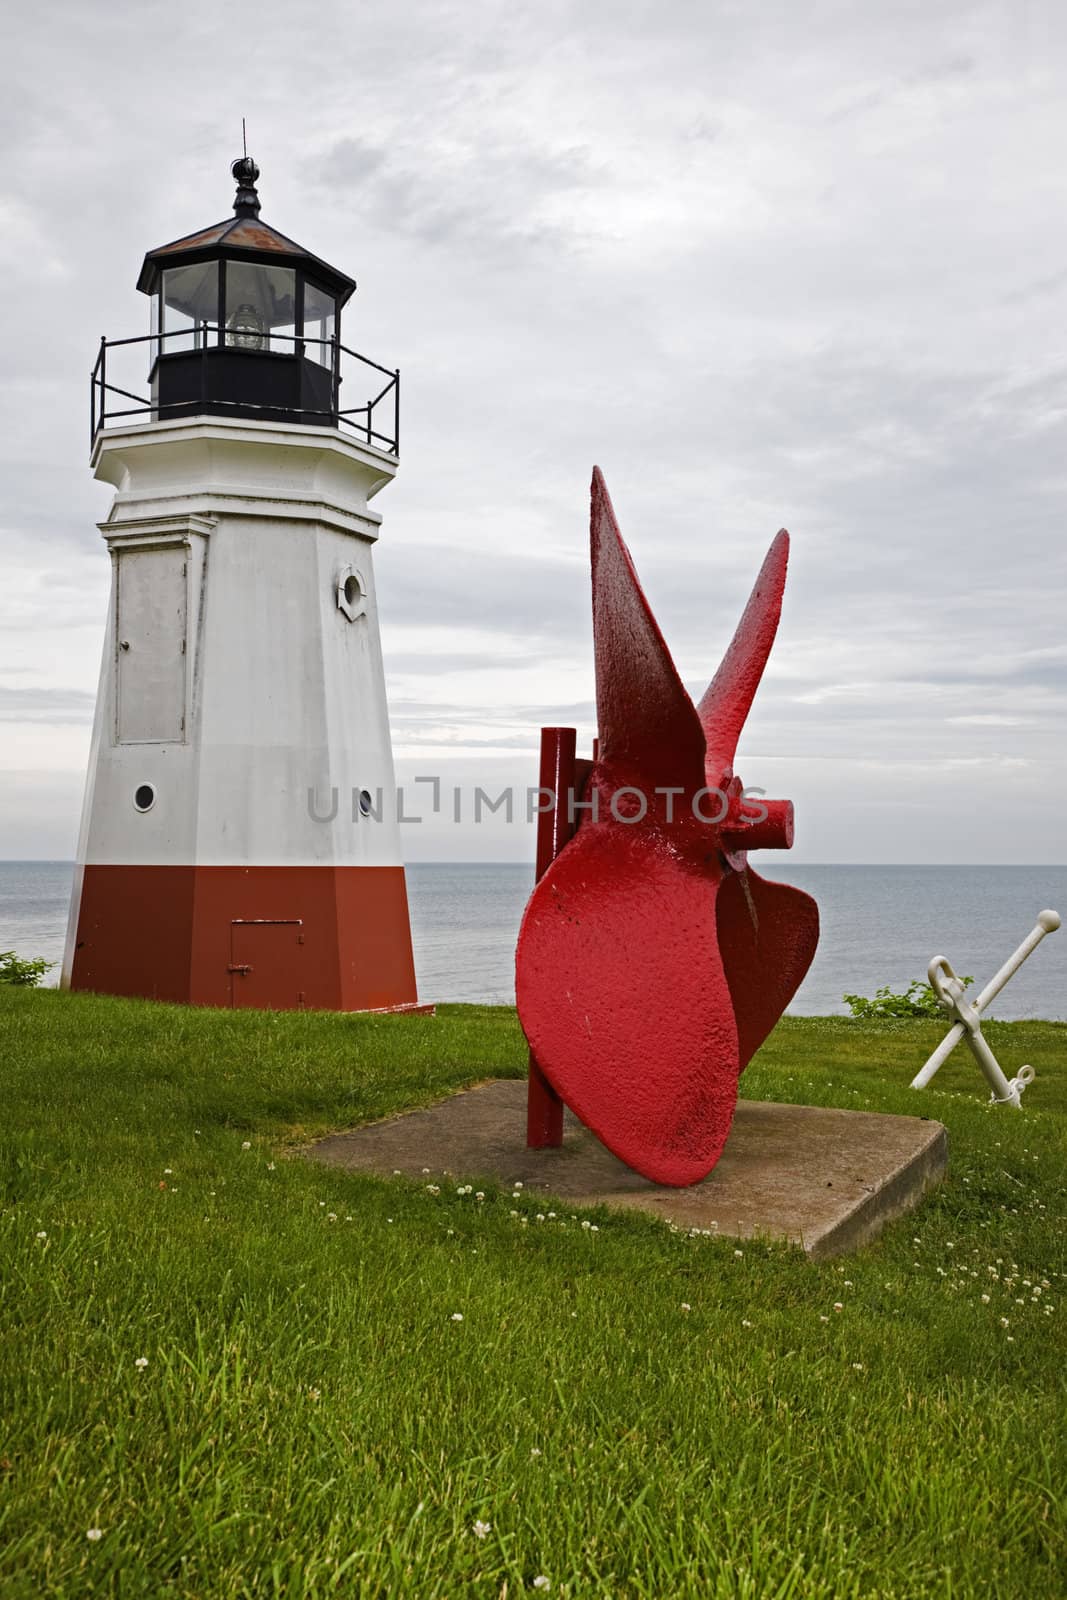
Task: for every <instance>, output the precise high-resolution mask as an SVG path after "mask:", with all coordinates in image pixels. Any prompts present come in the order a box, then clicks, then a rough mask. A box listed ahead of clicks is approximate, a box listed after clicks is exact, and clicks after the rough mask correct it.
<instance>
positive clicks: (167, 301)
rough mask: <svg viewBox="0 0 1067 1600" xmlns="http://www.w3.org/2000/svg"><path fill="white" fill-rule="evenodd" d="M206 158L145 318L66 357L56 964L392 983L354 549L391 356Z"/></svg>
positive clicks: (155, 994) (285, 995) (155, 256)
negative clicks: (73, 524)
mask: <svg viewBox="0 0 1067 1600" xmlns="http://www.w3.org/2000/svg"><path fill="white" fill-rule="evenodd" d="M232 172H233V176H234V178H235V180H236V182H237V194H236V198H235V201H234V206H233V215H232V216H228V217H226V218H225V219H224V221H222V222H219V223H216V224H214V225H213V226H211V227H207V228H202V229H200V230H198V231H197V232H195V233H190V234H187V235H186V236H184V237H183V238H180V239H177V240H176V241H174V242H173V243H171V244H165V245H162V246H160V247H159V248H158V249H155V250H150V251H149V252H148V254H147V255H146V256H145V258H144V264H143V266H142V268H141V273H140V276H139V278H138V280H137V287H138V289H139V290H140V291H141V292H142V293H143V294H145V295H146V296H147V297H148V299H149V301H150V305H151V325H150V332H149V333H148V334H146V335H143V336H140V337H136V338H132V339H119V340H109V339H106V338H105V339H104V340H102V341H101V345H100V351H99V354H98V357H97V363H96V367H95V370H94V372H93V377H92V456H91V464H92V468H93V472H94V474H95V476H96V477H97V478H98V479H100V480H101V481H103V482H105V483H108V484H110V485H112V486H113V488H114V491H115V493H114V499H113V502H112V505H111V510H110V512H109V514H108V517H107V519H106V521H104V522H102V523H100V524H99V527H100V531H101V533H102V534H103V536H104V540H105V542H106V545H107V549H108V552H109V555H110V558H111V571H112V581H111V598H110V604H109V609H108V620H107V627H106V633H105V643H104V652H103V663H102V667H101V674H100V686H99V693H98V697H97V703H96V717H95V722H94V727H93V738H92V747H91V752H90V757H89V770H88V778H87V784H86V793H85V802H84V808H83V813H82V823H81V831H80V837H79V843H78V860H77V869H76V874H75V883H74V891H73V897H72V904H71V911H70V922H69V928H68V935H67V947H66V953H65V958H64V964H63V982H64V984H66V985H67V986H69V987H70V988H72V989H82V990H95V991H98V992H101V993H105V994H118V995H142V996H146V997H149V998H155V999H159V1000H170V1001H180V1002H188V1003H192V1004H197V1005H211V1006H238V1007H241V1006H253V1007H267V1008H272V1009H291V1008H298V1007H308V1008H324V1009H334V1010H344V1011H351V1010H380V1009H391V1008H405V1007H408V1006H411V1005H413V1004H414V1003H415V1001H416V992H415V974H414V966H413V962H412V951H411V935H410V928H409V921H408V905H407V892H406V886H405V879H404V868H403V864H402V859H401V853H400V836H399V828H398V825H397V817H398V812H397V804H396V789H395V780H394V773H393V759H392V749H391V745H390V737H389V721H388V710H387V706H386V696H385V679H384V671H383V666H382V653H381V644H380V639H379V631H378V606H377V598H376V593H375V585H374V569H373V564H372V559H371V558H372V552H373V549H374V544H375V541H376V540H377V538H378V535H379V532H380V528H381V517H380V515H379V513H378V511H377V510H376V509H375V508H374V506H373V504H372V502H374V500H375V498H376V496H377V495H378V493H379V491H380V490H382V489H383V488H385V486H386V485H387V484H389V483H390V482H391V481H392V479H393V477H394V476H395V474H396V471H397V467H398V448H399V439H398V434H399V385H400V379H399V374H398V373H397V372H396V371H395V370H391V369H389V368H387V367H383V366H380V365H379V364H378V363H377V362H374V361H371V360H369V359H368V358H367V357H364V356H359V355H357V354H356V353H355V352H354V351H352V350H350V349H349V348H348V347H347V346H345V345H344V344H343V343H342V342H341V314H342V308H343V307H344V306H345V304H346V302H347V301H348V300H349V298H350V296H351V295H352V293H353V291H354V289H355V287H356V285H355V283H354V282H353V280H352V279H351V278H349V277H348V276H346V275H345V274H344V273H343V272H340V271H338V270H337V268H335V267H331V266H329V265H328V264H327V263H326V262H325V261H323V260H321V259H320V258H319V257H317V256H314V255H312V254H311V253H310V251H307V250H305V249H304V248H303V247H302V246H300V245H298V244H296V243H294V241H293V240H292V239H290V238H288V237H287V236H286V235H285V234H283V233H280V232H279V231H278V230H277V229H275V228H273V227H272V226H270V225H269V224H268V223H267V222H265V221H264V220H263V218H262V217H261V215H260V202H259V196H258V191H257V187H256V184H257V180H258V178H259V169H258V167H257V166H256V164H255V162H254V161H252V160H251V158H250V157H247V156H246V157H244V158H242V159H241V160H239V161H236V162H234V164H233V167H232ZM146 371H147V390H146V387H145V373H146Z"/></svg>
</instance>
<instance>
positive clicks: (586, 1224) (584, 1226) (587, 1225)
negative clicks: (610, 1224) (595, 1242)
mask: <svg viewBox="0 0 1067 1600" xmlns="http://www.w3.org/2000/svg"><path fill="white" fill-rule="evenodd" d="M589 1226H590V1224H589V1223H588V1222H587V1221H584V1222H583V1223H582V1227H583V1228H585V1229H587V1230H588V1228H589Z"/></svg>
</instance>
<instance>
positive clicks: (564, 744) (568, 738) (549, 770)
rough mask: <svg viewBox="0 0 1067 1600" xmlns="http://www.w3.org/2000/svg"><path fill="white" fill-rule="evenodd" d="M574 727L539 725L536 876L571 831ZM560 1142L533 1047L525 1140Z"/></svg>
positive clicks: (555, 1102)
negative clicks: (548, 802)
mask: <svg viewBox="0 0 1067 1600" xmlns="http://www.w3.org/2000/svg"><path fill="white" fill-rule="evenodd" d="M575 739H576V735H575V730H574V729H573V728H542V729H541V772H540V777H539V779H538V782H539V784H540V787H541V790H542V798H547V796H548V794H551V795H552V797H553V803H552V806H551V809H550V810H546V811H542V812H541V813H540V815H539V816H538V818H537V863H536V868H535V871H536V876H537V877H538V878H541V877H543V876H544V874H545V873H546V872H547V871H548V868H549V866H550V865H551V863H552V862H553V861H554V860H555V858H556V856H558V855H559V853H560V851H561V850H562V849H563V846H564V845H565V844H566V843H567V840H568V839H569V838H570V837H571V835H572V833H573V832H574V824H573V823H572V822H571V821H570V820H569V816H568V811H569V807H568V799H569V797H570V795H571V793H572V792H573V790H574V784H575V770H574V769H575V761H574V749H575ZM562 1143H563V1101H562V1100H561V1099H560V1097H559V1095H558V1094H557V1093H556V1091H555V1089H553V1087H552V1085H551V1084H550V1083H549V1081H548V1079H547V1078H546V1077H545V1075H544V1073H543V1072H542V1071H541V1068H540V1067H539V1066H538V1065H537V1059H536V1057H535V1056H534V1053H533V1051H532V1050H531V1051H530V1082H529V1088H528V1091H527V1098H526V1144H527V1147H528V1148H529V1149H531V1150H545V1149H555V1148H558V1146H560V1145H561V1144H562Z"/></svg>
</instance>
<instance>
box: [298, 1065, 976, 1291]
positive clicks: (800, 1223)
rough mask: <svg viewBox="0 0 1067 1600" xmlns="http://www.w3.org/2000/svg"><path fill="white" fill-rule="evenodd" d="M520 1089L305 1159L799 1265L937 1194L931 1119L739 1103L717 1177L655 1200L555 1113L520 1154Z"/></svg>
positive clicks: (489, 1089) (516, 1084) (943, 1155)
mask: <svg viewBox="0 0 1067 1600" xmlns="http://www.w3.org/2000/svg"><path fill="white" fill-rule="evenodd" d="M525 1141H526V1084H525V1081H522V1080H519V1079H501V1080H498V1081H496V1082H493V1083H484V1084H480V1085H478V1087H477V1088H474V1089H467V1090H464V1091H463V1092H462V1093H460V1094H454V1095H450V1096H449V1097H448V1099H447V1100H440V1101H438V1102H437V1104H436V1105H433V1106H429V1107H427V1109H426V1110H424V1111H410V1112H407V1113H406V1114H405V1115H403V1116H399V1117H391V1118H389V1119H388V1120H387V1121H385V1122H374V1123H371V1124H369V1125H368V1126H367V1127H363V1128H356V1129H354V1130H353V1131H352V1132H350V1133H339V1134H334V1135H333V1136H332V1137H331V1138H329V1139H324V1140H322V1141H321V1142H320V1143H319V1144H317V1145H315V1146H314V1147H313V1148H312V1149H311V1150H310V1151H309V1152H308V1154H309V1155H310V1156H311V1157H312V1158H313V1159H314V1160H316V1161H324V1162H327V1163H329V1164H331V1165H334V1166H339V1167H347V1168H348V1169H350V1170H351V1171H356V1172H373V1173H377V1174H379V1175H380V1176H381V1177H389V1176H390V1175H391V1174H392V1173H393V1172H395V1171H397V1170H399V1171H400V1172H402V1173H403V1174H404V1175H405V1177H410V1178H424V1173H423V1168H424V1167H429V1169H430V1173H431V1175H432V1176H433V1177H440V1176H441V1175H442V1174H444V1175H447V1176H448V1177H451V1178H455V1179H457V1180H459V1179H462V1180H463V1181H464V1182H467V1181H469V1182H472V1183H473V1182H474V1181H475V1180H476V1179H490V1180H493V1181H495V1182H497V1183H500V1184H503V1185H508V1184H511V1183H514V1182H515V1180H516V1179H520V1180H521V1181H522V1184H523V1187H524V1189H525V1190H526V1192H527V1193H530V1192H534V1193H537V1194H542V1193H543V1194H545V1195H546V1196H547V1195H558V1196H559V1198H560V1199H561V1200H569V1201H571V1202H572V1203H575V1204H579V1205H583V1206H592V1205H605V1206H610V1207H612V1208H614V1209H618V1210H627V1209H630V1210H637V1211H646V1212H649V1213H650V1214H651V1215H652V1216H655V1217H660V1218H662V1219H663V1221H665V1222H673V1223H674V1224H675V1225H676V1226H677V1227H679V1228H685V1229H691V1228H699V1229H705V1228H706V1229H710V1230H711V1231H713V1232H714V1233H716V1234H721V1235H723V1236H728V1237H730V1238H737V1239H747V1238H752V1237H754V1236H761V1237H768V1238H775V1239H785V1240H789V1241H791V1242H792V1243H794V1244H797V1245H799V1246H800V1247H801V1248H802V1249H803V1250H804V1251H806V1253H807V1254H808V1256H809V1257H811V1258H812V1259H813V1260H815V1259H822V1258H825V1257H827V1256H835V1255H842V1254H844V1253H846V1252H847V1251H851V1250H856V1249H858V1248H859V1247H860V1246H861V1245H864V1244H867V1243H868V1242H869V1241H870V1240H871V1239H873V1238H875V1237H876V1235H877V1234H878V1233H880V1232H881V1230H882V1228H884V1227H885V1224H886V1223H887V1222H889V1221H891V1220H892V1219H893V1218H894V1217H899V1216H901V1215H903V1213H904V1212H906V1211H911V1210H913V1209H914V1207H915V1206H917V1205H918V1204H919V1201H920V1200H921V1199H922V1197H923V1195H925V1194H926V1193H927V1191H928V1190H929V1189H931V1188H933V1187H934V1185H935V1184H936V1183H938V1182H939V1181H940V1179H941V1177H942V1175H943V1174H944V1171H945V1167H946V1164H947V1160H948V1135H947V1133H946V1131H945V1129H944V1127H943V1126H942V1124H941V1123H940V1122H930V1121H927V1120H926V1119H925V1118H920V1117H895V1116H885V1115H883V1114H881V1113H877V1112H870V1111H837V1110H833V1109H827V1108H824V1107H822V1106H790V1105H778V1104H777V1103H775V1102H773V1101H768V1100H739V1101H738V1103H737V1115H736V1116H735V1118H734V1125H733V1129H732V1130H731V1133H730V1137H729V1139H728V1140H727V1143H726V1148H725V1150H724V1151H723V1154H722V1157H721V1159H720V1161H719V1164H718V1166H717V1167H716V1168H715V1170H714V1171H713V1172H712V1173H711V1174H710V1176H709V1177H707V1178H705V1179H704V1181H703V1182H702V1183H697V1184H694V1185H692V1187H691V1188H688V1189H668V1188H664V1187H662V1186H661V1185H659V1184H655V1183H650V1182H649V1181H648V1179H647V1178H642V1177H639V1176H638V1174H637V1173H636V1172H631V1171H630V1169H629V1167H627V1166H624V1164H623V1163H622V1162H621V1161H619V1160H617V1158H616V1157H615V1156H613V1155H612V1154H611V1153H610V1152H609V1151H608V1150H605V1148H604V1146H603V1145H602V1144H601V1143H600V1141H599V1140H598V1139H596V1138H595V1137H594V1136H593V1134H591V1133H590V1132H589V1130H588V1129H587V1128H585V1127H583V1125H582V1124H581V1123H580V1122H579V1121H578V1119H577V1118H576V1117H575V1116H573V1115H572V1114H571V1113H570V1112H569V1111H568V1112H567V1115H566V1118H565V1121H564V1130H563V1145H562V1148H560V1149H558V1150H528V1149H527V1148H526V1142H525Z"/></svg>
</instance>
